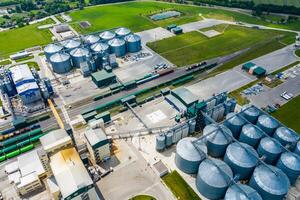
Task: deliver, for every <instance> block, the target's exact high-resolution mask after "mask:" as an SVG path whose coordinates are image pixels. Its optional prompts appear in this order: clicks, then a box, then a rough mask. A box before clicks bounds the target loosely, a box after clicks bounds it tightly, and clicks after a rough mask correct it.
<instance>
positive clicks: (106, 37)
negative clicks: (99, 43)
mask: <svg viewBox="0 0 300 200" xmlns="http://www.w3.org/2000/svg"><path fill="white" fill-rule="evenodd" d="M99 36H100V38H101V39H102V40H104V41H109V40H112V39H113V38H115V37H116V34H115V33H113V32H111V31H104V32H102V33H100V34H99Z"/></svg>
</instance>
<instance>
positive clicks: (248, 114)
mask: <svg viewBox="0 0 300 200" xmlns="http://www.w3.org/2000/svg"><path fill="white" fill-rule="evenodd" d="M240 114H241V115H242V116H243V117H245V119H247V120H248V121H249V122H251V123H252V124H256V122H257V119H258V117H259V115H260V111H259V109H258V108H256V107H254V106H250V107H249V106H246V107H243V108H242V112H240Z"/></svg>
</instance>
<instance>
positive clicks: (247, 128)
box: [242, 124, 263, 138]
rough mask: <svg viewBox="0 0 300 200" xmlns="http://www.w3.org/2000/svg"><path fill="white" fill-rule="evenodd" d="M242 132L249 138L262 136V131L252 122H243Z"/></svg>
mask: <svg viewBox="0 0 300 200" xmlns="http://www.w3.org/2000/svg"><path fill="white" fill-rule="evenodd" d="M242 132H243V133H244V134H245V135H247V136H248V137H250V138H260V137H262V136H263V133H262V131H261V130H259V129H258V128H257V127H256V126H254V125H252V124H245V125H244V126H243V128H242Z"/></svg>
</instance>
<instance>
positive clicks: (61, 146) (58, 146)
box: [45, 140, 73, 156]
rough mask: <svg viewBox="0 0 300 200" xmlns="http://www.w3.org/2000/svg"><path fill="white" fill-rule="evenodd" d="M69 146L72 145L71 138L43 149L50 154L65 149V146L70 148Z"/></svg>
mask: <svg viewBox="0 0 300 200" xmlns="http://www.w3.org/2000/svg"><path fill="white" fill-rule="evenodd" d="M70 147H73V142H72V140H68V141H66V142H65V143H61V144H60V145H57V146H55V147H52V148H51V149H45V151H46V152H47V154H48V155H49V156H51V155H53V154H55V153H57V152H59V151H60V150H63V149H67V148H70Z"/></svg>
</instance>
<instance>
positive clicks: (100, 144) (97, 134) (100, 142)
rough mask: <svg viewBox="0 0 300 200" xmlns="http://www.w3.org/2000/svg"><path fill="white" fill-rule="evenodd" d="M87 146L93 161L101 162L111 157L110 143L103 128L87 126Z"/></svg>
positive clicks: (85, 134)
mask: <svg viewBox="0 0 300 200" xmlns="http://www.w3.org/2000/svg"><path fill="white" fill-rule="evenodd" d="M84 136H85V139H86V141H87V148H88V151H89V153H90V158H91V160H92V162H93V163H100V162H101V161H103V160H106V159H108V158H109V157H110V144H109V140H108V139H107V137H106V135H105V133H104V132H103V130H102V128H95V129H92V128H87V130H86V131H85V133H84Z"/></svg>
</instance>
